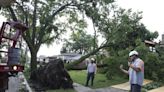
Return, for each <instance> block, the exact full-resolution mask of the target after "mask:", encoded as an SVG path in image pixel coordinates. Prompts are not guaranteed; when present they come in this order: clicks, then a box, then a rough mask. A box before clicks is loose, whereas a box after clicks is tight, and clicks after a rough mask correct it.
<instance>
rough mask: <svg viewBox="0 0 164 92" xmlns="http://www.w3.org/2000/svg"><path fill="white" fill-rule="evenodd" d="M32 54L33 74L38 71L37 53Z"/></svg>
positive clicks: (32, 52)
mask: <svg viewBox="0 0 164 92" xmlns="http://www.w3.org/2000/svg"><path fill="white" fill-rule="evenodd" d="M30 52H31V63H30V64H31V65H30V66H31V72H32V71H34V70H36V69H37V51H30Z"/></svg>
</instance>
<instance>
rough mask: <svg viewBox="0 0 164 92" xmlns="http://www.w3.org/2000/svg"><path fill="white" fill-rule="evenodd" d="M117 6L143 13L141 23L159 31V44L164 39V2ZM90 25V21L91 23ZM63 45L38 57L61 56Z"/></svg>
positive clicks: (134, 0)
mask: <svg viewBox="0 0 164 92" xmlns="http://www.w3.org/2000/svg"><path fill="white" fill-rule="evenodd" d="M116 4H117V5H118V6H119V7H122V8H125V9H129V8H132V10H133V11H134V12H135V11H142V12H143V13H142V16H143V19H142V20H141V22H142V23H143V24H144V25H145V26H146V28H147V29H148V30H150V31H151V32H154V31H158V33H159V37H158V38H157V39H156V41H157V42H158V41H159V40H161V39H162V37H161V35H162V34H164V31H163V30H164V12H163V9H164V5H163V4H164V0H117V2H116ZM0 19H1V21H0V24H1V23H2V21H5V19H4V17H1V16H0ZM89 23H90V21H89ZM88 29H89V30H93V27H92V25H89V26H88ZM61 46H62V43H60V44H55V43H54V44H53V45H51V46H49V47H47V46H46V45H43V46H41V48H40V50H39V52H38V55H37V56H40V55H44V56H53V55H58V54H60V49H61Z"/></svg>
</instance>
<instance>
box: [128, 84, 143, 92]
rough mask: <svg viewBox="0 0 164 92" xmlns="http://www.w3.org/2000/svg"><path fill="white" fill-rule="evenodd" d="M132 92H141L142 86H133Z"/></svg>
mask: <svg viewBox="0 0 164 92" xmlns="http://www.w3.org/2000/svg"><path fill="white" fill-rule="evenodd" d="M130 92H141V86H140V85H138V84H131V88H130Z"/></svg>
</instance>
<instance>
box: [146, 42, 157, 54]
mask: <svg viewBox="0 0 164 92" xmlns="http://www.w3.org/2000/svg"><path fill="white" fill-rule="evenodd" d="M144 43H145V45H146V46H147V47H149V50H150V51H152V52H156V50H155V45H156V44H157V43H156V42H153V41H148V40H145V41H144Z"/></svg>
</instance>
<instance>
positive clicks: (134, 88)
mask: <svg viewBox="0 0 164 92" xmlns="http://www.w3.org/2000/svg"><path fill="white" fill-rule="evenodd" d="M138 55H139V54H138V52H137V51H135V50H133V51H131V52H130V53H129V62H128V65H129V70H128V71H127V70H125V69H123V65H120V69H121V71H123V72H124V73H126V74H128V75H129V82H130V92H141V87H142V84H143V80H144V62H143V60H141V59H140V58H139V57H138Z"/></svg>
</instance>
